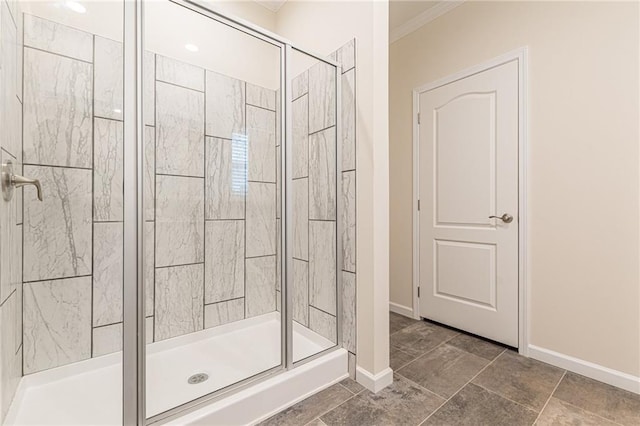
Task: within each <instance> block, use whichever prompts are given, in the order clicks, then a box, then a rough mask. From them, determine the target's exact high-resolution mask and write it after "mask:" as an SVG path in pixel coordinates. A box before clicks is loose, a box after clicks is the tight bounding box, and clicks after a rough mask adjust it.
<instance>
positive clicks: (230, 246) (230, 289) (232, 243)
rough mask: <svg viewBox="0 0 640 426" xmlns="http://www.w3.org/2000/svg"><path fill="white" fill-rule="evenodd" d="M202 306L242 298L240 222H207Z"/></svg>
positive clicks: (242, 229) (242, 265) (242, 226)
mask: <svg viewBox="0 0 640 426" xmlns="http://www.w3.org/2000/svg"><path fill="white" fill-rule="evenodd" d="M205 227H206V242H205V259H206V262H205V287H204V303H207V304H209V303H215V302H221V301H224V300H229V299H237V298H240V297H244V221H243V220H215V221H207V222H206V224H205Z"/></svg>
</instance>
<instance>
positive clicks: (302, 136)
mask: <svg viewBox="0 0 640 426" xmlns="http://www.w3.org/2000/svg"><path fill="white" fill-rule="evenodd" d="M291 108H292V111H291V114H292V129H293V132H292V147H291V149H292V151H293V154H292V157H293V158H292V167H293V178H294V179H296V178H300V177H306V176H309V96H307V95H305V96H302V97H300V98H298V99H296V100H295V101H293V103H292V104H291Z"/></svg>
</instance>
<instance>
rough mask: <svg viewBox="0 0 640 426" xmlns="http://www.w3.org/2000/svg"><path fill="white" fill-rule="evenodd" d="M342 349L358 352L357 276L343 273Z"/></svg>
mask: <svg viewBox="0 0 640 426" xmlns="http://www.w3.org/2000/svg"><path fill="white" fill-rule="evenodd" d="M341 300H342V347H344V348H345V349H346V350H348V351H349V352H354V353H355V351H356V324H357V323H356V312H357V311H356V274H352V273H351V272H342V295H341Z"/></svg>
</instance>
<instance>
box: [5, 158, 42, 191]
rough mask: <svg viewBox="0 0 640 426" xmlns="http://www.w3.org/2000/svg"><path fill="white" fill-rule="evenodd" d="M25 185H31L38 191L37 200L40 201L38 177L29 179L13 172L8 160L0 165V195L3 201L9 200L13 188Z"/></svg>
mask: <svg viewBox="0 0 640 426" xmlns="http://www.w3.org/2000/svg"><path fill="white" fill-rule="evenodd" d="M25 185H33V186H35V187H36V191H37V193H38V200H40V201H42V186H41V185H40V181H39V180H38V179H29V178H26V177H24V176H20V175H16V174H13V164H12V163H11V161H10V160H8V161H6V162H5V163H4V164H3V165H2V197H3V198H4V199H5V201H11V198H13V190H14V189H15V188H20V187H22V186H25Z"/></svg>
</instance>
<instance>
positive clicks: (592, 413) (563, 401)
mask: <svg viewBox="0 0 640 426" xmlns="http://www.w3.org/2000/svg"><path fill="white" fill-rule="evenodd" d="M567 372H568V371H567ZM567 372H565V373H567ZM554 392H555V391H554ZM552 396H553V394H552ZM556 399H557V400H558V401H560V402H561V403H563V404H567V405H570V406H572V407H574V408H577V409H578V410H581V411H584V412H586V413H589V414H591V415H593V416H596V417H598V418H599V419H602V420H604V421H605V422H609V423H613V424H615V425H618V426H624V425H623V424H622V423H618V422H615V421H613V420H611V419H607V418H606V417H602V416H601V415H599V414H597V413H594V412H593V411H589V410H586V409H584V408H582V407H578V406H577V405H574V404H572V403H570V402H567V401H565V400H564V399H560V398H556ZM545 407H546V406H545ZM543 411H544V410H543ZM541 413H542V412H541ZM537 421H538V419H536V422H537ZM534 424H535V423H534Z"/></svg>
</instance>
